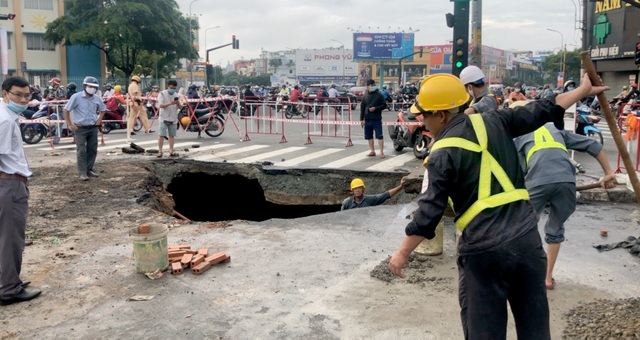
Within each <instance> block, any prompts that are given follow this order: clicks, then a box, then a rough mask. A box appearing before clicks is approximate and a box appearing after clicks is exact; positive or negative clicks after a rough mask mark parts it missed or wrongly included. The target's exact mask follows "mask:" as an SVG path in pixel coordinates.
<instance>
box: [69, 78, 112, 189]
mask: <svg viewBox="0 0 640 340" xmlns="http://www.w3.org/2000/svg"><path fill="white" fill-rule="evenodd" d="M82 86H83V88H84V91H81V92H77V93H76V94H74V95H73V96H71V98H70V99H69V101H68V102H67V104H66V105H65V106H64V119H65V121H66V123H67V126H68V127H69V128H70V129H71V130H73V131H74V133H75V139H76V159H77V163H78V175H79V176H80V180H82V181H87V180H89V177H99V176H98V173H97V172H96V171H95V170H94V168H93V167H94V165H95V162H96V156H97V155H98V127H100V126H101V125H102V117H103V116H104V112H105V110H106V109H107V108H106V106H105V104H104V102H103V101H102V99H101V98H100V97H98V96H96V95H95V93H96V91H98V86H99V84H98V80H97V79H96V78H95V77H91V76H87V77H85V78H84V81H83V82H82ZM71 112H73V121H72V120H71Z"/></svg>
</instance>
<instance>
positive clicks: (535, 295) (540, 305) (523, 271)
mask: <svg viewBox="0 0 640 340" xmlns="http://www.w3.org/2000/svg"><path fill="white" fill-rule="evenodd" d="M606 89H608V88H607V87H602V86H592V85H591V81H590V79H589V77H588V75H586V74H585V77H584V79H583V82H582V84H581V86H580V87H579V88H578V89H576V90H574V91H571V92H567V93H563V94H560V95H558V96H557V97H555V98H550V99H544V100H540V101H536V102H532V103H530V104H529V105H527V106H520V107H515V108H513V109H509V108H507V109H498V110H493V111H489V113H488V114H486V113H485V114H473V115H465V114H462V108H464V107H465V106H466V104H467V102H468V101H469V93H468V92H467V89H465V86H464V84H463V83H462V82H461V81H460V79H458V78H457V77H455V76H453V75H451V74H442V73H441V74H435V75H431V76H430V77H428V78H427V79H425V80H424V81H423V82H422V84H421V86H420V94H419V95H418V97H417V98H416V102H415V103H414V105H413V106H412V107H411V108H410V111H411V112H412V113H419V114H422V115H423V116H424V119H423V124H424V126H425V128H427V129H428V130H429V131H430V132H431V134H432V135H433V136H434V137H435V142H434V144H433V146H432V148H431V153H430V155H429V160H428V161H427V170H428V181H429V184H428V189H427V191H426V192H425V193H424V194H422V195H420V196H419V197H418V209H417V210H415V212H414V215H413V218H412V220H411V221H410V222H409V223H408V224H407V226H406V228H405V234H406V236H405V237H404V239H403V240H402V242H401V244H400V247H399V249H398V250H397V251H396V252H395V254H394V255H393V256H392V257H391V259H390V261H389V270H390V271H391V272H392V273H393V274H395V275H397V276H400V277H404V275H403V273H402V268H403V267H404V266H405V265H406V264H407V262H408V260H409V255H410V254H411V252H412V251H413V250H414V249H415V248H416V247H417V246H418V245H419V244H420V242H422V241H423V240H424V239H425V238H427V239H432V238H434V236H435V229H436V227H437V225H438V223H439V221H440V219H441V218H442V215H443V214H444V211H445V208H446V206H447V204H448V201H449V200H451V202H452V207H453V210H454V211H455V214H456V217H455V224H456V227H457V229H458V230H459V231H460V232H461V233H462V235H461V236H460V238H459V242H458V249H457V250H458V259H457V263H458V275H459V280H458V282H459V302H460V307H461V312H460V316H461V319H462V326H463V332H464V336H465V339H469V338H477V339H506V338H507V319H508V315H507V313H508V309H507V303H509V305H510V307H511V311H512V313H513V317H514V320H515V325H516V334H517V337H518V338H519V339H550V329H549V305H548V301H547V296H546V289H545V284H544V281H545V274H546V273H545V272H546V267H547V262H546V255H545V253H544V250H543V247H542V241H541V239H540V234H539V233H538V227H537V224H538V218H537V215H536V212H535V210H534V209H533V206H532V205H531V203H530V202H529V194H528V193H527V190H526V187H525V183H524V175H523V173H522V169H521V167H520V165H519V163H518V153H517V150H516V148H515V146H514V144H513V140H512V139H513V138H514V137H517V136H521V135H524V134H527V133H530V132H533V131H535V130H537V129H538V128H539V127H541V126H542V125H544V124H545V123H547V122H554V124H556V125H557V126H558V127H559V128H563V127H564V119H563V117H564V111H565V109H566V108H568V107H570V106H571V105H572V104H573V103H575V102H577V101H578V100H580V99H581V98H583V97H586V96H589V95H596V94H598V93H601V92H603V91H605V90H606Z"/></svg>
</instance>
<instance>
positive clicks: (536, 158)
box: [510, 101, 616, 290]
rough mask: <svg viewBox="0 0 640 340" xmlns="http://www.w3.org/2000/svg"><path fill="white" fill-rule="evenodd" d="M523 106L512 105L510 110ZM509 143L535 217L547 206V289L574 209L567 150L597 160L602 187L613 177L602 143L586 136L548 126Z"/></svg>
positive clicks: (551, 284) (610, 183) (573, 179)
mask: <svg viewBox="0 0 640 340" xmlns="http://www.w3.org/2000/svg"><path fill="white" fill-rule="evenodd" d="M527 103H528V102H526V101H520V102H515V103H514V104H512V105H511V106H510V107H515V106H520V105H527ZM513 142H514V144H515V146H516V149H517V150H518V157H519V159H520V166H521V167H522V168H523V172H524V174H525V185H526V187H527V191H528V192H529V201H530V202H531V204H532V205H533V208H534V209H535V211H536V212H537V214H538V216H540V214H542V212H543V211H544V208H545V206H546V205H547V204H548V205H549V218H548V219H547V223H546V224H545V227H544V233H545V238H544V240H545V242H546V243H547V274H546V278H545V287H546V288H547V289H549V290H551V289H554V288H555V285H556V280H555V279H554V278H553V268H554V266H555V263H556V259H557V258H558V253H559V252H560V244H561V243H562V242H564V222H565V221H566V220H567V219H569V217H570V216H571V214H573V212H574V211H575V210H576V175H575V173H576V169H575V166H574V164H573V163H572V162H571V158H570V157H569V154H568V153H567V150H569V149H570V150H576V151H581V152H586V153H588V154H589V155H591V156H592V157H594V158H595V159H596V160H597V161H598V163H599V164H600V166H601V167H602V171H603V172H604V177H602V178H601V179H600V185H601V186H602V187H603V188H605V189H608V188H612V187H614V186H615V182H616V175H615V173H614V172H613V170H612V169H611V166H610V165H609V160H608V159H607V155H606V154H605V152H604V150H603V148H602V144H600V143H598V142H597V141H595V140H594V139H593V138H590V137H587V136H582V135H578V134H575V133H573V132H570V131H567V130H558V129H557V128H556V127H555V126H554V125H553V124H552V123H547V124H545V125H543V126H542V127H540V128H538V129H537V130H536V131H534V132H530V133H528V134H526V135H523V136H520V137H517V138H515V139H514V140H513Z"/></svg>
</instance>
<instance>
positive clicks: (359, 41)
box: [353, 33, 414, 61]
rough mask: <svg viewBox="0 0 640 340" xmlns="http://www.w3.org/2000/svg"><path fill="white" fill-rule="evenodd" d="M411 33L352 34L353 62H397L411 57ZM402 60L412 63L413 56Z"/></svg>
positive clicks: (412, 37)
mask: <svg viewBox="0 0 640 340" xmlns="http://www.w3.org/2000/svg"><path fill="white" fill-rule="evenodd" d="M413 44H414V34H413V33H354V34H353V51H354V59H355V60H397V59H400V58H403V57H406V56H409V55H411V54H412V53H413V52H414V51H413ZM403 60H407V61H413V56H410V57H407V58H405V59H403Z"/></svg>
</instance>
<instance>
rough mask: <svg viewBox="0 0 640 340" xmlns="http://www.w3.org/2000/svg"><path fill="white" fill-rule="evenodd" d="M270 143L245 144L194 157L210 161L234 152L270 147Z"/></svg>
mask: <svg viewBox="0 0 640 340" xmlns="http://www.w3.org/2000/svg"><path fill="white" fill-rule="evenodd" d="M268 147H269V146H268V145H249V146H245V147H243V148H238V149H230V150H227V151H222V152H217V153H214V154H212V155H204V156H197V157H195V158H194V159H195V160H198V161H208V160H211V159H216V158H223V157H226V156H230V155H233V154H238V153H243V152H248V151H254V150H259V149H264V148H268Z"/></svg>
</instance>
